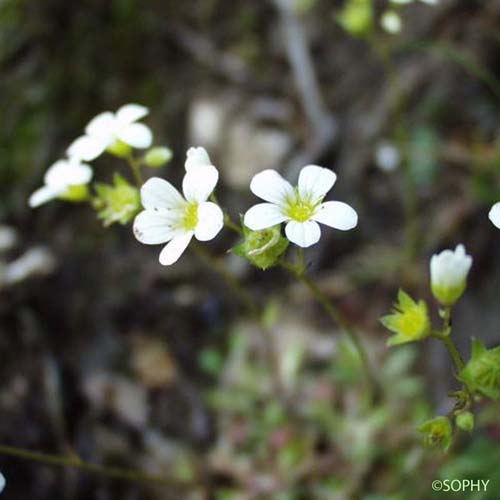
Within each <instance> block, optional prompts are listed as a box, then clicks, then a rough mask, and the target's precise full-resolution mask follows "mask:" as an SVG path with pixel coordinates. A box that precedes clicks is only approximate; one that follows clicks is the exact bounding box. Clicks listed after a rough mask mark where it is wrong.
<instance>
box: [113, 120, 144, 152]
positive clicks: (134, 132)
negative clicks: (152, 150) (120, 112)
mask: <svg viewBox="0 0 500 500" xmlns="http://www.w3.org/2000/svg"><path fill="white" fill-rule="evenodd" d="M116 137H118V139H120V140H121V141H123V142H124V143H126V144H128V145H129V146H132V147H133V148H139V149H145V148H149V146H151V144H152V143H153V133H152V132H151V130H150V129H149V127H147V126H146V125H144V124H143V123H130V124H127V125H124V126H123V127H119V128H118V130H117V132H116Z"/></svg>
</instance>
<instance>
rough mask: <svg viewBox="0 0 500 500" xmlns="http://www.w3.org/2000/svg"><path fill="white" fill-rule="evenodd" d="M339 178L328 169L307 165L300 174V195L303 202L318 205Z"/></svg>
mask: <svg viewBox="0 0 500 500" xmlns="http://www.w3.org/2000/svg"><path fill="white" fill-rule="evenodd" d="M336 180H337V176H336V175H335V173H333V172H332V171H331V170H328V169H327V168H323V167H318V166H316V165H307V166H306V167H304V168H303V169H302V170H301V171H300V174H299V183H298V188H299V195H300V197H301V198H302V199H303V200H309V201H310V202H311V203H318V202H319V201H321V200H322V199H323V198H324V196H325V194H326V193H328V191H330V189H332V187H333V185H334V184H335V181H336Z"/></svg>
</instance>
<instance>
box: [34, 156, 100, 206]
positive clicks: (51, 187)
mask: <svg viewBox="0 0 500 500" xmlns="http://www.w3.org/2000/svg"><path fill="white" fill-rule="evenodd" d="M91 179H92V169H91V168H90V167H89V166H88V165H85V164H84V163H80V162H79V161H76V160H59V161H56V162H55V163H54V164H53V165H52V166H51V167H50V168H49V169H48V170H47V172H46V174H45V177H44V183H45V185H44V186H42V187H41V188H39V189H37V190H36V191H35V192H34V193H33V194H32V195H31V196H30V199H29V205H30V207H38V206H39V205H42V204H43V203H46V202H48V201H50V200H53V199H55V198H59V197H61V196H65V195H67V194H69V193H70V192H71V188H72V187H73V186H84V185H86V184H88V183H89V182H90V180H91Z"/></svg>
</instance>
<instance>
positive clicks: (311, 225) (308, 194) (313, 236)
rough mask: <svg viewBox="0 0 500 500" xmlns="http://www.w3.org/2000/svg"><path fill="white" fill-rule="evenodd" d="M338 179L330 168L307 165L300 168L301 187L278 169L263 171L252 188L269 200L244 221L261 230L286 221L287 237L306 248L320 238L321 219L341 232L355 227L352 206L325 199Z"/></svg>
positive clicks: (249, 213) (248, 212) (260, 204)
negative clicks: (286, 177) (285, 177)
mask: <svg viewBox="0 0 500 500" xmlns="http://www.w3.org/2000/svg"><path fill="white" fill-rule="evenodd" d="M336 179H337V176H336V175H335V174H334V173H333V172H332V171H331V170H328V169H327V168H322V167H318V166H316V165H308V166H306V167H304V168H303V169H302V170H301V171H300V174H299V182H298V186H297V188H293V187H292V185H291V184H290V183H289V182H288V181H287V180H285V179H283V177H281V175H280V174H279V173H278V172H276V171H275V170H264V171H263V172H260V173H258V174H257V175H255V176H254V178H253V179H252V182H251V183H250V189H251V191H252V193H254V194H255V195H256V196H258V197H259V198H262V199H263V200H265V201H266V202H267V203H259V204H258V205H255V206H253V207H252V208H250V209H249V210H248V211H247V213H246V214H245V218H244V224H245V225H246V226H247V227H248V228H250V229H252V230H253V231H259V230H261V229H266V228H268V227H271V226H274V225H276V224H280V223H282V222H286V223H287V224H286V227H285V234H286V237H287V238H288V239H289V240H290V241H291V242H292V243H295V244H296V245H298V246H300V247H303V248H306V247H309V246H311V245H314V244H315V243H317V242H318V241H319V239H320V236H321V230H320V227H319V225H318V222H320V223H321V224H325V225H327V226H330V227H333V228H334V229H340V230H342V231H347V230H349V229H352V228H354V227H356V225H357V223H358V215H357V214H356V212H355V210H354V209H353V208H352V207H350V206H349V205H347V204H346V203H342V202H340V201H326V202H323V198H324V197H325V195H326V193H327V192H328V191H330V189H331V188H332V187H333V185H334V183H335V180H336Z"/></svg>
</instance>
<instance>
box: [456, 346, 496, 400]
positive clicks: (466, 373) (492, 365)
mask: <svg viewBox="0 0 500 500" xmlns="http://www.w3.org/2000/svg"><path fill="white" fill-rule="evenodd" d="M460 379H461V380H463V381H464V382H465V383H466V384H467V385H468V386H469V387H470V388H471V389H472V390H474V391H478V392H480V393H481V394H483V395H485V396H486V397H488V398H490V399H493V400H497V399H499V398H500V346H498V347H495V348H493V349H486V347H485V346H484V344H483V343H482V342H481V341H480V340H477V339H473V340H472V356H471V359H470V360H469V362H468V363H467V365H466V366H465V368H464V369H463V370H462V371H461V373H460Z"/></svg>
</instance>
